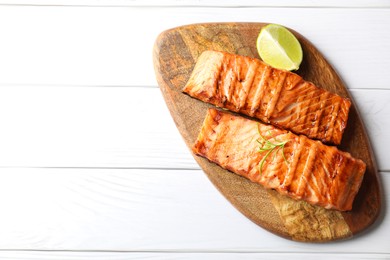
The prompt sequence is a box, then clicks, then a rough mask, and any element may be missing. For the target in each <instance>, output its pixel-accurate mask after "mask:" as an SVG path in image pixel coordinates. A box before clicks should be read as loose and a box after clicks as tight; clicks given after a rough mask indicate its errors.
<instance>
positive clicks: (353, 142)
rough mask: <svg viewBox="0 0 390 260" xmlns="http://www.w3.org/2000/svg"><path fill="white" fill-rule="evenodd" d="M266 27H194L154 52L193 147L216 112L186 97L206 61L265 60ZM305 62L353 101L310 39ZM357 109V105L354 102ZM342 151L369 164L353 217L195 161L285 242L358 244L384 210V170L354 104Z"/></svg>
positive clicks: (162, 41) (306, 72)
mask: <svg viewBox="0 0 390 260" xmlns="http://www.w3.org/2000/svg"><path fill="white" fill-rule="evenodd" d="M265 25H266V24H264V23H211V24H210V23H209V24H193V25H187V26H182V27H178V28H173V29H171V30H167V31H164V32H162V33H161V34H160V35H159V37H158V38H157V40H156V42H155V46H154V50H153V59H154V67H155V73H156V77H157V81H158V83H159V86H160V89H161V91H162V94H163V96H164V99H165V101H166V104H167V106H168V108H169V110H170V112H171V115H172V117H173V119H174V121H175V123H176V125H177V127H178V129H179V131H180V133H181V135H182V136H183V138H184V140H185V142H186V144H187V146H188V147H192V145H193V144H194V142H195V140H196V137H197V136H198V133H199V130H200V128H201V125H202V122H203V120H204V118H205V116H206V111H207V108H209V107H211V106H212V105H210V104H206V103H203V102H201V101H199V100H196V99H193V98H191V97H189V96H187V95H185V94H183V93H182V89H183V87H184V85H185V84H186V82H187V80H188V78H189V76H190V74H191V72H192V69H193V67H194V65H195V63H196V60H197V58H198V56H199V55H200V54H201V53H202V52H203V51H205V50H221V51H227V52H231V53H236V54H240V55H244V56H250V57H254V58H259V56H258V54H257V50H256V38H257V35H258V33H259V31H260V29H261V28H262V27H263V26H265ZM293 33H294V34H295V35H296V36H297V38H298V40H299V41H300V43H301V45H302V49H303V53H304V58H303V62H302V64H301V67H300V69H299V70H298V71H297V72H296V73H297V74H299V75H301V76H302V77H303V78H304V79H305V80H307V81H311V82H313V83H314V84H315V85H317V86H319V87H322V88H324V89H326V90H328V91H331V92H334V93H337V94H339V95H341V96H343V97H348V98H350V99H351V100H352V98H351V96H350V94H349V93H348V90H347V89H346V87H345V86H344V84H343V82H342V80H341V79H340V78H339V76H338V75H337V73H336V72H335V71H334V69H333V68H332V67H331V66H330V64H329V63H328V62H327V61H326V60H325V58H324V57H323V56H322V55H321V53H319V51H318V50H317V49H316V48H315V47H314V46H313V45H312V44H311V43H310V42H309V41H307V40H306V39H305V38H304V37H303V36H301V35H300V34H298V33H297V32H294V31H293ZM352 102H353V100H352ZM339 148H340V149H341V150H344V151H348V152H350V153H351V154H352V155H353V156H354V157H357V158H360V159H362V160H363V161H364V162H365V163H366V164H367V170H366V173H365V177H364V180H363V183H362V187H361V189H360V191H359V193H358V195H357V196H356V199H355V202H354V205H353V209H352V211H349V212H339V211H335V210H326V209H324V208H321V207H319V206H313V205H309V204H308V203H306V202H304V201H296V200H293V199H290V198H287V197H285V196H282V195H280V194H278V193H277V192H275V191H273V190H267V189H265V188H263V187H262V186H261V185H259V184H255V183H252V182H250V181H249V180H247V179H245V178H243V177H240V176H238V175H236V174H234V173H231V172H229V171H227V170H224V169H222V168H221V167H219V166H217V165H215V164H213V163H210V162H209V161H208V160H207V159H204V158H201V157H197V156H195V159H196V161H197V162H198V163H199V165H200V166H201V167H202V169H203V170H204V172H205V173H206V175H207V176H208V178H209V179H210V180H211V182H212V183H213V184H214V185H215V186H216V187H217V188H218V190H219V191H220V192H221V193H222V194H223V195H224V196H225V197H226V198H227V199H228V200H229V201H230V202H231V203H232V204H233V205H234V206H235V207H236V208H237V209H238V210H239V211H240V212H242V213H243V214H244V215H245V216H247V217H248V218H249V219H251V220H252V221H253V222H255V223H256V224H258V225H259V226H261V227H263V228H265V229H267V230H269V231H270V232H273V233H275V234H277V235H280V236H282V237H285V238H288V239H292V240H296V241H306V242H326V241H333V240H340V239H345V238H350V237H353V236H355V235H356V234H358V233H360V232H361V231H364V230H367V229H368V228H369V227H370V226H371V225H372V224H373V223H374V221H375V220H376V219H377V218H378V216H379V214H380V210H381V191H380V185H379V180H378V175H377V166H376V162H375V158H374V156H373V153H372V150H371V147H370V142H369V139H368V137H367V134H366V131H365V129H364V125H363V123H362V121H361V119H360V117H359V114H358V111H357V108H356V107H355V105H354V103H353V105H352V107H351V110H350V114H349V120H348V125H347V128H346V131H345V133H344V137H343V140H342V143H341V144H340V146H339Z"/></svg>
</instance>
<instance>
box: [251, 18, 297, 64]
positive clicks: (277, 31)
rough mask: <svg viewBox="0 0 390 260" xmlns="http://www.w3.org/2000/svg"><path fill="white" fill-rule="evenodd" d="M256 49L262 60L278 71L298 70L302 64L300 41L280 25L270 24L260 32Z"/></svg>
mask: <svg viewBox="0 0 390 260" xmlns="http://www.w3.org/2000/svg"><path fill="white" fill-rule="evenodd" d="M256 47H257V51H258V52H259V55H260V58H261V59H262V60H263V61H264V62H265V63H267V64H268V65H270V66H272V67H274V68H277V69H284V70H298V69H299V66H300V64H301V62H302V57H303V53H302V47H301V45H300V43H299V41H298V39H297V38H296V37H295V36H294V35H293V34H292V33H291V32H290V31H289V30H288V29H286V28H285V27H283V26H281V25H278V24H268V25H266V26H265V27H263V28H262V29H261V30H260V33H259V35H258V37H257V41H256Z"/></svg>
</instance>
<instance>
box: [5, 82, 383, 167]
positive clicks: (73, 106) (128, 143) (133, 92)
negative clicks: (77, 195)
mask: <svg viewBox="0 0 390 260" xmlns="http://www.w3.org/2000/svg"><path fill="white" fill-rule="evenodd" d="M351 93H352V96H353V97H354V98H355V100H356V103H357V106H358V109H359V110H360V113H361V115H362V119H363V122H364V123H365V126H366V128H367V131H368V134H369V138H370V139H371V142H372V146H373V149H374V152H375V154H376V157H377V160H378V165H379V169H380V170H390V161H389V160H387V154H388V153H389V147H390V133H389V131H387V129H389V128H390V122H389V120H388V118H389V116H390V115H389V114H390V103H389V102H388V101H389V100H390V91H388V90H353V91H351ZM156 111H159V114H158V115H159V116H158V117H156ZM0 122H2V127H1V128H0V143H1V145H0V158H1V160H0V166H8V167H119V168H120V167H136V168H187V169H199V167H198V165H197V164H196V163H195V161H194V159H193V158H192V156H191V154H190V152H189V150H188V149H187V147H186V146H185V144H184V141H183V140H182V138H181V136H180V134H179V132H178V131H177V129H176V126H175V124H174V122H173V120H172V118H171V116H170V114H169V112H168V109H167V108H166V105H165V103H164V101H163V98H162V95H161V92H160V90H159V89H158V88H156V87H154V88H145V87H67V86H63V87H59V86H18V87H15V86H8V87H5V86H3V87H0Z"/></svg>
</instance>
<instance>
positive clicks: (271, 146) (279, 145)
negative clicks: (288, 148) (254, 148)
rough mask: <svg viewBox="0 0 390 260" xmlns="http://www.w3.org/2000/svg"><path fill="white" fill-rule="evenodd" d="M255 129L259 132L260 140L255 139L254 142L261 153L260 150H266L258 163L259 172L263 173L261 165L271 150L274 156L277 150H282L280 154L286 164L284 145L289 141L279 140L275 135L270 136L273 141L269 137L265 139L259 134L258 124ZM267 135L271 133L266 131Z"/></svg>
mask: <svg viewBox="0 0 390 260" xmlns="http://www.w3.org/2000/svg"><path fill="white" fill-rule="evenodd" d="M257 130H258V132H259V135H260V138H261V140H259V139H257V140H256V142H257V143H258V144H259V145H260V148H259V152H260V153H262V152H267V153H266V154H265V156H264V157H263V158H262V159H261V161H260V163H259V168H260V174H262V173H263V165H264V162H265V160H266V159H267V157H268V156H269V155H270V154H271V153H272V152H275V153H274V158H275V157H276V154H277V153H278V152H279V150H282V156H283V159H284V161H285V162H286V164H288V162H287V159H286V156H285V154H284V146H285V145H286V144H287V143H288V142H289V141H288V140H287V141H283V142H281V141H279V140H277V139H276V138H275V137H272V139H273V140H274V142H271V141H270V139H271V138H269V139H266V138H265V137H264V136H263V135H261V133H260V127H259V126H258V127H257ZM268 135H271V133H270V132H269V131H268Z"/></svg>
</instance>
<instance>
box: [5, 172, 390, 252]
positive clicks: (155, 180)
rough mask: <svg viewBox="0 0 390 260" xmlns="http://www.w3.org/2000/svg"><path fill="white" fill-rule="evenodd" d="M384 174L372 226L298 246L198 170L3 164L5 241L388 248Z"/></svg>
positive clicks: (200, 248) (26, 246)
mask: <svg viewBox="0 0 390 260" xmlns="http://www.w3.org/2000/svg"><path fill="white" fill-rule="evenodd" d="M381 179H382V181H383V188H384V207H383V208H384V212H382V216H383V217H381V219H380V220H379V221H378V222H377V225H375V227H374V228H373V229H371V230H369V231H368V232H366V233H364V234H362V235H361V236H359V237H357V238H354V239H351V240H348V241H343V242H340V243H336V244H335V243H331V244H300V245H299V246H297V244H296V243H295V242H291V241H289V240H286V239H283V238H280V237H278V236H275V235H273V234H271V233H269V232H267V231H265V230H264V229H262V228H259V227H258V226H257V225H255V224H253V223H252V222H250V221H249V220H248V219H247V218H245V217H244V216H243V215H241V214H240V213H239V212H238V211H237V210H236V209H235V208H234V207H232V206H231V205H230V204H229V203H228V202H227V200H225V199H224V198H223V197H222V196H221V195H220V193H219V192H218V191H217V190H216V189H215V188H214V187H213V186H212V184H211V183H210V181H209V180H208V179H207V178H206V176H205V175H204V173H203V172H202V171H200V170H191V171H188V170H187V171H185V170H139V169H133V170H125V169H26V168H13V169H4V168H1V169H0V207H1V209H2V214H0V229H1V230H2V232H1V233H0V249H2V250H3V249H7V250H101V251H104V250H111V251H112V250H113V251H132V252H135V251H137V252H148V251H158V252H164V251H168V252H172V251H174V252H210V251H211V252H235V253H240V252H265V253H304V252H306V253H314V254H326V253H332V254H333V253H335V254H337V253H355V254H356V253H360V254H370V253H377V254H389V253H390V248H389V247H388V241H387V239H386V238H387V237H388V234H389V232H390V220H389V218H386V217H385V216H387V215H388V214H389V213H390V192H389V189H388V187H390V175H389V174H387V173H383V174H381ZM75 234H77V236H76V235H75ZM367 244H370V246H369V247H367V246H366V245H367Z"/></svg>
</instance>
